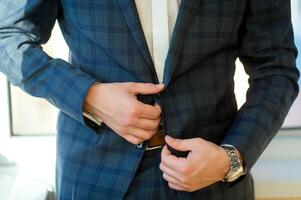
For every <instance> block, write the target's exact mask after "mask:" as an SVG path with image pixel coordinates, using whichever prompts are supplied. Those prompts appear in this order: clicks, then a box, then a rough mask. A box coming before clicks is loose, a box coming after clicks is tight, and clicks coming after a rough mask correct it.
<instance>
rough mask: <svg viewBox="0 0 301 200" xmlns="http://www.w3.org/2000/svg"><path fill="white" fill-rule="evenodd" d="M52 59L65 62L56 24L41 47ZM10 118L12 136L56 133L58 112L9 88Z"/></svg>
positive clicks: (60, 36) (65, 56) (14, 88)
mask: <svg viewBox="0 0 301 200" xmlns="http://www.w3.org/2000/svg"><path fill="white" fill-rule="evenodd" d="M43 48H44V50H45V51H46V52H47V53H48V54H49V55H50V56H52V57H55V58H62V59H64V60H67V58H68V47H67V45H66V44H65V42H64V39H63V36H62V35H61V32H60V30H59V27H58V25H57V24H56V25H55V27H54V29H53V31H52V36H51V39H50V40H49V42H48V43H47V44H46V45H45V46H43ZM9 93H10V95H9V96H10V102H11V103H10V117H11V132H12V134H13V135H49V134H55V132H56V128H55V127H56V118H57V113H58V110H57V109H56V108H55V107H54V106H52V105H51V104H50V103H48V102H47V101H46V100H43V99H40V98H35V97H32V96H30V95H28V94H26V93H25V92H23V91H22V90H21V89H19V88H17V87H15V86H10V90H9Z"/></svg>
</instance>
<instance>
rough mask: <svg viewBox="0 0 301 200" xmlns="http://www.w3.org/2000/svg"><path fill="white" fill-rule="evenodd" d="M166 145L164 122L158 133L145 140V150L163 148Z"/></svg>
mask: <svg viewBox="0 0 301 200" xmlns="http://www.w3.org/2000/svg"><path fill="white" fill-rule="evenodd" d="M164 145H165V140H164V132H163V127H162V124H160V126H159V130H158V131H157V133H156V134H155V135H154V136H153V137H151V138H150V139H149V140H147V141H145V151H150V150H154V149H159V148H162V147H163V146H164Z"/></svg>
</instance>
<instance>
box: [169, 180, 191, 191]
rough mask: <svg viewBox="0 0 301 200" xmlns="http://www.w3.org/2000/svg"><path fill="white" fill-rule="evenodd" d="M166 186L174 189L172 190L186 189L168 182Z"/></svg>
mask: <svg viewBox="0 0 301 200" xmlns="http://www.w3.org/2000/svg"><path fill="white" fill-rule="evenodd" d="M168 186H169V187H170V188H171V189H174V190H178V191H187V190H186V189H185V188H184V187H183V186H180V185H177V184H174V183H170V182H168Z"/></svg>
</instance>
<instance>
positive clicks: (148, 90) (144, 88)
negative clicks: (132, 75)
mask: <svg viewBox="0 0 301 200" xmlns="http://www.w3.org/2000/svg"><path fill="white" fill-rule="evenodd" d="M163 89H164V84H162V83H161V84H153V83H133V84H131V85H130V86H129V92H131V93H133V94H135V95H136V94H157V93H159V92H160V91H162V90H163Z"/></svg>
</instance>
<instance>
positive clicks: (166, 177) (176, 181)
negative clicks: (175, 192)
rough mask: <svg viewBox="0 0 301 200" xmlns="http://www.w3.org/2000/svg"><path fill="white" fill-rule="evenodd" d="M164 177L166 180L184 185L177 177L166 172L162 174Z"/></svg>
mask: <svg viewBox="0 0 301 200" xmlns="http://www.w3.org/2000/svg"><path fill="white" fill-rule="evenodd" d="M162 177H163V179H164V180H166V181H167V182H170V183H173V184H178V185H182V183H181V182H180V181H178V180H177V179H175V178H174V177H172V176H170V175H168V174H166V173H163V174H162Z"/></svg>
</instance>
